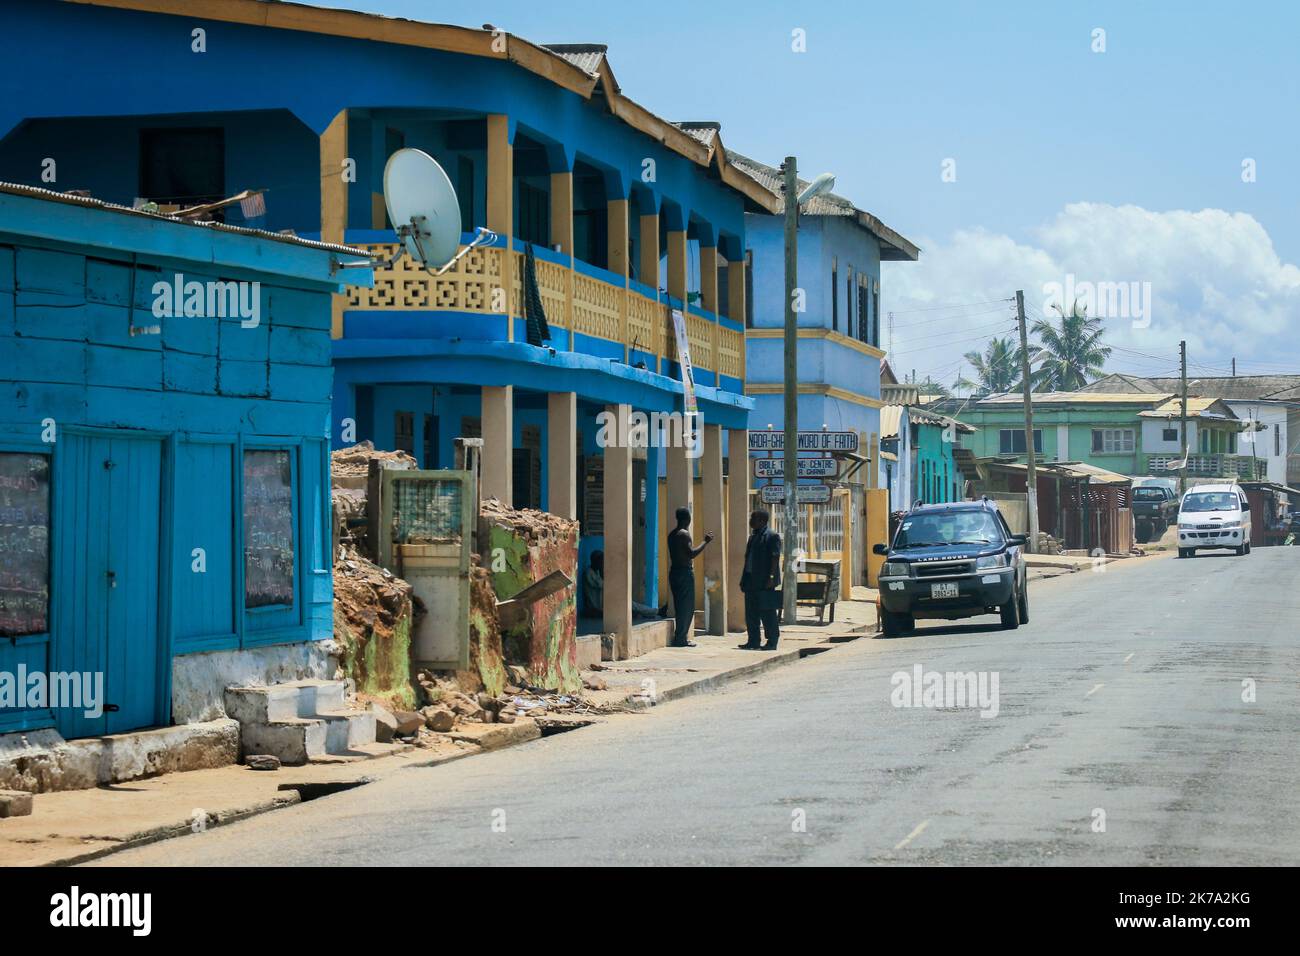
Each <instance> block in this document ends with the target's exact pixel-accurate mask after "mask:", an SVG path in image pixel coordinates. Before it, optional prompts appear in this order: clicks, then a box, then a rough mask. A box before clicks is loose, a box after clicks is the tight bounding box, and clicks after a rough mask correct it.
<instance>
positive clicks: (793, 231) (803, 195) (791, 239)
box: [781, 156, 835, 624]
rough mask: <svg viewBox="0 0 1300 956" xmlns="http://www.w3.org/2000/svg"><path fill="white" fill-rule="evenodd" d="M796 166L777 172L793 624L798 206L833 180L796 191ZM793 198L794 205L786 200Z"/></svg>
mask: <svg viewBox="0 0 1300 956" xmlns="http://www.w3.org/2000/svg"><path fill="white" fill-rule="evenodd" d="M798 169H799V164H798V161H797V160H796V159H795V158H794V157H793V156H787V157H786V158H785V163H784V165H782V167H781V170H782V172H783V173H784V174H785V182H784V189H783V190H782V192H783V194H784V196H785V382H784V396H785V456H784V458H785V477H784V479H783V482H784V484H785V505H784V507H785V573H784V574H783V575H782V578H781V590H782V593H783V594H784V607H783V609H782V614H781V617H782V619H783V620H784V622H785V623H786V624H793V623H795V603H794V602H795V597H796V593H795V592H796V591H797V590H798V574H797V573H796V571H795V552H796V551H797V550H798V547H799V499H798V496H797V490H798V487H799V381H798V375H799V319H798V316H797V315H796V313H795V309H794V297H795V289H796V288H797V287H798V284H799V282H798V258H799V207H800V206H802V205H803V204H804V203H806V202H808V201H809V200H810V199H813V198H815V197H817V196H821V195H823V194H824V193H827V192H829V191H830V190H831V188H832V187H833V186H834V185H835V177H834V176H832V175H831V174H830V173H822V174H821V175H820V176H818V177H817V178H816V179H814V180H813V181H812V182H811V183H809V184H808V185H807V186H805V187H804V189H803V192H800V191H799V172H798ZM791 196H794V197H795V200H794V202H791V201H790V197H791Z"/></svg>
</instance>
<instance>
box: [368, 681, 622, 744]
mask: <svg viewBox="0 0 1300 956" xmlns="http://www.w3.org/2000/svg"><path fill="white" fill-rule="evenodd" d="M506 672H507V675H508V678H509V681H510V683H507V684H505V685H504V686H503V688H502V690H501V693H499V694H489V693H487V692H486V691H478V692H474V691H469V690H466V689H465V687H464V685H463V684H462V679H463V675H462V674H459V673H458V674H456V675H451V674H448V673H445V672H440V671H430V670H421V671H419V672H418V673H417V674H416V683H417V684H418V686H419V688H420V690H419V706H418V707H412V708H411V709H394V710H392V711H389V710H387V709H386V708H384V707H382V706H378V705H372V709H373V710H374V711H375V722H376V728H377V731H376V732H377V739H379V740H380V741H381V742H383V743H388V742H391V741H394V740H397V741H401V742H405V743H411V744H414V745H415V746H417V747H423V748H430V747H436V746H438V745H439V744H442V743H445V742H446V740H447V738H448V735H451V737H452V738H455V735H456V731H458V730H462V729H464V728H465V727H466V725H471V724H513V723H515V722H516V721H518V720H521V719H529V720H533V721H535V722H536V723H537V724H538V725H539V726H540V727H542V728H543V730H544V731H545V730H550V729H552V728H557V727H558V728H560V729H567V728H568V727H575V726H583V725H584V724H589V723H591V722H592V718H593V717H595V716H596V715H600V714H610V713H616V712H617V713H626V712H629V708H626V707H623V706H606V705H596V704H593V703H591V702H590V701H588V700H586V699H584V698H583V696H582V695H581V694H560V693H556V692H554V691H548V690H544V689H542V688H540V687H530V686H528V685H527V683H526V676H527V675H526V671H525V669H524V668H523V667H520V666H519V665H511V666H510V667H508V668H506ZM593 689H594V688H593Z"/></svg>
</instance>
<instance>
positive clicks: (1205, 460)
mask: <svg viewBox="0 0 1300 956" xmlns="http://www.w3.org/2000/svg"><path fill="white" fill-rule="evenodd" d="M1032 400H1033V408H1034V451H1035V452H1036V453H1037V455H1038V456H1040V457H1041V459H1042V460H1045V461H1076V462H1084V463H1086V464H1089V465H1093V466H1095V467H1097V468H1104V469H1106V470H1107V471H1113V472H1118V473H1119V474H1123V475H1131V476H1144V475H1162V474H1165V473H1167V471H1169V470H1170V469H1169V468H1168V466H1169V465H1170V464H1171V463H1172V464H1179V463H1181V461H1182V457H1183V453H1182V435H1181V424H1180V422H1181V404H1182V403H1181V401H1180V399H1179V398H1178V396H1176V395H1174V394H1171V393H1141V394H1138V393H1110V392H1044V393H1038V394H1035V395H1033V396H1032ZM942 404H943V406H944V408H943V410H944V411H946V412H948V413H949V414H956V415H958V416H959V417H960V419H961V420H962V421H963V422H966V423H968V424H970V425H974V426H975V428H976V429H977V430H976V432H975V433H974V434H973V435H970V436H967V437H966V438H965V439H964V440H963V445H965V446H966V447H968V448H970V449H971V451H973V452H974V454H975V456H976V457H977V458H990V457H1003V458H1011V459H1014V460H1017V461H1023V460H1024V459H1025V418H1024V396H1023V395H1021V394H1020V393H1013V392H1007V393H1004V394H1000V395H990V396H988V397H986V398H982V399H978V400H971V401H970V402H968V403H963V402H962V401H959V400H955V399H949V400H947V401H945V402H943V403H942ZM963 404H964V407H961V406H962V405H963ZM1244 424H1245V423H1243V422H1242V421H1241V420H1240V419H1239V418H1238V417H1237V416H1236V415H1235V414H1234V413H1233V411H1232V409H1231V408H1229V407H1228V406H1227V405H1226V404H1225V403H1224V402H1223V401H1221V400H1218V399H1211V398H1190V399H1189V400H1188V403H1187V431H1188V449H1189V452H1190V454H1189V457H1188V474H1189V477H1200V478H1224V479H1236V478H1241V479H1249V478H1253V477H1255V475H1256V473H1257V472H1258V471H1259V467H1258V465H1259V463H1258V461H1257V460H1256V459H1254V458H1252V457H1251V456H1249V455H1241V454H1238V435H1239V433H1240V431H1241V429H1242V428H1243V426H1244Z"/></svg>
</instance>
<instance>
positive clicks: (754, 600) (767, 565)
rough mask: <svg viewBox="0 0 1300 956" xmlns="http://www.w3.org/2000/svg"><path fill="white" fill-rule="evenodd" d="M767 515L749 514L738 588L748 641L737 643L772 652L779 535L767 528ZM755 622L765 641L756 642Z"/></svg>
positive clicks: (776, 620)
mask: <svg viewBox="0 0 1300 956" xmlns="http://www.w3.org/2000/svg"><path fill="white" fill-rule="evenodd" d="M768 520H769V515H768V513H767V512H766V511H764V510H763V509H762V508H759V509H758V510H757V511H755V512H754V513H753V514H751V515H750V516H749V543H748V544H746V545H745V570H744V573H742V574H741V576H740V590H741V591H742V592H743V593H744V595H745V629H746V630H747V631H748V632H749V640H748V641H747V642H746V643H744V644H741V645H740V646H741V647H742V648H744V649H745V650H747V651H757V650H760V649H762V650H765V651H774V650H776V642H777V641H779V640H780V639H781V628H780V619H779V618H778V616H777V612H778V608H779V607H780V603H781V596H780V592H779V591H777V589H776V588H777V585H778V584H780V583H781V536H780V535H779V534H777V533H776V532H775V531H773V530H772V529H771V528H769V527H768ZM759 624H762V627H763V630H764V631H766V632H767V643H766V644H763V645H760V644H759V636H760V635H759Z"/></svg>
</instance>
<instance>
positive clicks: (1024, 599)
mask: <svg viewBox="0 0 1300 956" xmlns="http://www.w3.org/2000/svg"><path fill="white" fill-rule="evenodd" d="M1020 623H1021V624H1028V623H1029V581H1028V580H1026V581H1025V583H1024V584H1022V585H1020Z"/></svg>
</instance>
